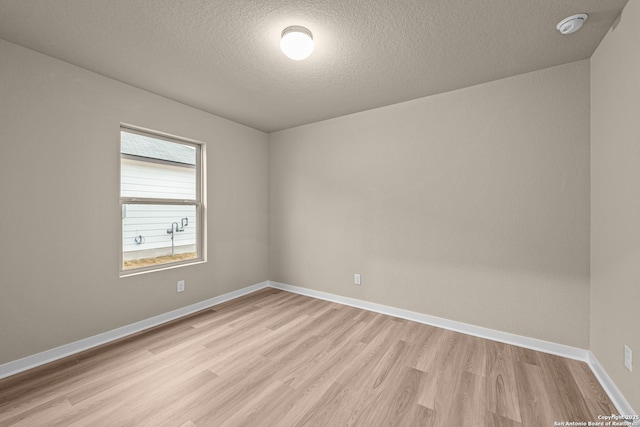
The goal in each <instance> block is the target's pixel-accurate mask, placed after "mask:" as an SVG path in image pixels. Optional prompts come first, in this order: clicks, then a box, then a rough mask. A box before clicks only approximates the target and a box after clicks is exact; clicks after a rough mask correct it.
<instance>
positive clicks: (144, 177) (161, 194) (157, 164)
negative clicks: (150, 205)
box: [120, 131, 196, 200]
mask: <svg viewBox="0 0 640 427" xmlns="http://www.w3.org/2000/svg"><path fill="white" fill-rule="evenodd" d="M120 136H121V157H122V159H121V169H120V183H121V189H120V196H121V197H138V198H158V199H181V200H195V199H196V148H195V147H192V146H190V145H185V144H178V143H176V142H169V141H165V140H163V139H159V138H153V137H151V136H144V135H138V134H135V133H130V132H126V131H121V133H120Z"/></svg>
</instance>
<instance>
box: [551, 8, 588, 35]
mask: <svg viewBox="0 0 640 427" xmlns="http://www.w3.org/2000/svg"><path fill="white" fill-rule="evenodd" d="M587 17H588V15H587V14H586V13H579V14H577V15H573V16H569V17H568V18H564V19H563V20H562V21H560V23H559V24H558V25H557V26H556V28H557V29H558V31H560V32H561V33H562V34H571V33H575V32H576V31H578V30H579V29H580V28H581V27H582V24H584V21H586V20H587Z"/></svg>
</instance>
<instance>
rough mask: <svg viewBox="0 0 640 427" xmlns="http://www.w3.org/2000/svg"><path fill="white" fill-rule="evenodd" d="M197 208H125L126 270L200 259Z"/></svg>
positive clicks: (123, 219) (124, 205) (123, 206)
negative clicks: (198, 252) (197, 241)
mask: <svg viewBox="0 0 640 427" xmlns="http://www.w3.org/2000/svg"><path fill="white" fill-rule="evenodd" d="M197 235H198V230H197V224H196V207H195V206H194V205H148V204H123V205H122V248H123V254H122V258H123V266H122V267H123V270H129V269H132V268H140V267H148V266H151V265H160V264H166V263H170V262H176V261H182V260H185V259H193V258H197V256H198V255H197V245H196V236H197Z"/></svg>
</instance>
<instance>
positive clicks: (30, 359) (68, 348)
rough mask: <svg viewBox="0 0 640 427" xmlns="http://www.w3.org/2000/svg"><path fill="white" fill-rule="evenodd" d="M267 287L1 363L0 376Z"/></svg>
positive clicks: (240, 291) (260, 286)
mask: <svg viewBox="0 0 640 427" xmlns="http://www.w3.org/2000/svg"><path fill="white" fill-rule="evenodd" d="M267 286H269V282H262V283H258V284H257V285H252V286H247V287H245V288H242V289H238V290H237V291H233V292H229V293H226V294H223V295H220V296H217V297H215V298H210V299H208V300H205V301H200V302H197V303H195V304H192V305H189V306H186V307H182V308H179V309H177V310H173V311H170V312H168V313H164V314H160V315H158V316H154V317H150V318H148V319H145V320H141V321H139V322H135V323H132V324H130V325H126V326H123V327H121V328H117V329H113V330H111V331H107V332H103V333H101V334H98V335H94V336H92V337H89V338H85V339H81V340H79V341H75V342H72V343H69V344H65V345H63V346H60V347H56V348H53V349H51V350H47V351H43V352H42V353H38V354H34V355H32V356H27V357H24V358H22V359H18V360H14V361H12V362H8V363H5V364H4V365H0V379H2V378H6V377H9V376H11V375H15V374H18V373H20V372H23V371H26V370H28V369H32V368H35V367H38V366H41V365H44V364H46V363H51V362H54V361H56V360H59V359H62V358H64V357H67V356H71V355H73V354H76V353H79V352H81V351H85V350H89V349H90V348H93V347H97V346H99V345H103V344H107V343H109V342H111V341H115V340H117V339H120V338H124V337H126V336H129V335H133V334H135V333H138V332H141V331H144V330H145V329H149V328H153V327H154V326H158V325H162V324H163V323H167V322H170V321H172V320H175V319H179V318H181V317H184V316H188V315H190V314H193V313H196V312H198V311H200V310H204V309H207V308H209V307H213V306H214V305H218V304H221V303H223V302H226V301H229V300H232V299H235V298H238V297H241V296H243V295H246V294H249V293H251V292H255V291H257V290H260V289H263V288H266V287H267Z"/></svg>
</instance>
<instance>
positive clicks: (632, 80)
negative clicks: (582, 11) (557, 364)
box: [590, 0, 640, 413]
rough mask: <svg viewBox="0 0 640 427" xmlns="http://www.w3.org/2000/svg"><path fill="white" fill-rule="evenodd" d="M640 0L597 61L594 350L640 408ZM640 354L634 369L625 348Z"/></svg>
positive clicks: (624, 16)
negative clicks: (625, 356) (628, 367)
mask: <svg viewBox="0 0 640 427" xmlns="http://www.w3.org/2000/svg"><path fill="white" fill-rule="evenodd" d="M638 19H640V0H631V1H629V3H627V5H626V7H625V9H624V11H623V13H622V16H621V17H620V21H619V22H618V23H617V24H616V25H614V27H613V28H612V29H611V31H610V32H609V34H608V35H607V36H606V37H605V39H604V40H603V41H602V43H601V44H600V46H599V47H598V49H597V50H596V52H595V53H594V55H593V57H592V58H591V317H590V321H591V351H592V352H593V353H594V354H595V356H596V357H597V358H598V360H599V361H600V363H601V364H602V365H603V366H604V368H605V369H606V371H607V373H608V374H609V376H611V378H612V379H613V381H614V382H615V383H616V385H617V386H618V388H619V389H620V390H621V391H622V393H623V394H624V396H625V398H626V399H627V400H628V402H629V404H630V405H631V406H632V407H633V408H634V410H635V411H636V412H637V413H640V50H639V43H638V42H639V41H640V28H639V27H638V25H637V21H638ZM625 344H626V345H628V346H629V347H630V348H631V349H632V350H633V351H634V356H635V358H634V359H635V367H634V371H633V372H629V371H628V370H626V368H625V367H624V365H623V360H624V359H623V348H624V345H625Z"/></svg>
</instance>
